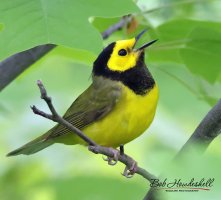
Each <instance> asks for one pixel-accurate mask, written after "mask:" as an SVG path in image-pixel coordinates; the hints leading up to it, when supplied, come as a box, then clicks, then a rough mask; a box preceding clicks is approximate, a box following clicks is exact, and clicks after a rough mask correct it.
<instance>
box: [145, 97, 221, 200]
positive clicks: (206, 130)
mask: <svg viewBox="0 0 221 200" xmlns="http://www.w3.org/2000/svg"><path fill="white" fill-rule="evenodd" d="M219 134H221V99H220V100H219V101H218V103H217V104H216V105H215V106H214V107H213V108H212V109H211V110H210V111H209V112H208V113H207V115H206V116H205V117H204V119H203V120H202V121H201V122H200V124H199V125H198V127H197V128H196V129H195V131H194V132H193V134H192V135H191V137H190V138H189V140H188V141H187V142H186V143H185V144H184V145H183V147H182V148H181V150H180V151H179V152H178V153H177V155H176V156H175V158H174V160H173V162H175V163H176V162H177V161H179V160H180V159H181V158H182V157H183V155H185V154H186V153H188V152H191V153H196V154H197V155H202V154H203V153H204V152H205V150H206V149H207V147H208V146H209V144H210V143H211V142H212V141H213V140H214V139H215V138H216V137H217V136H218V135H219ZM199 145H200V148H199ZM160 176H161V175H160ZM158 192H159V191H158V190H155V189H153V188H151V189H150V190H149V191H148V193H147V194H146V196H145V198H144V200H160V199H161V198H160V195H159V193H158Z"/></svg>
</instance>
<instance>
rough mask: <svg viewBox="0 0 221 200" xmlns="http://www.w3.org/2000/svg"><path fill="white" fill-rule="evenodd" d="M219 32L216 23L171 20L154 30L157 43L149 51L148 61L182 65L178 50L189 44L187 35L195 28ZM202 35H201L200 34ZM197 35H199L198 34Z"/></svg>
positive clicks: (218, 25) (218, 26)
mask: <svg viewBox="0 0 221 200" xmlns="http://www.w3.org/2000/svg"><path fill="white" fill-rule="evenodd" d="M199 27H202V28H207V29H212V30H217V31H218V30H220V27H221V24H220V23H216V22H208V21H198V20H189V19H180V20H173V21H169V22H167V23H164V24H162V25H160V26H158V27H157V28H156V33H157V34H158V35H157V37H158V39H159V41H158V42H157V44H155V45H154V46H153V50H151V51H150V53H149V54H150V61H154V62H165V61H166V62H175V63H183V59H182V57H181V55H180V53H179V50H180V49H181V48H183V47H184V46H185V45H186V44H187V43H188V42H189V39H190V38H189V34H190V33H191V32H192V31H193V30H194V29H195V28H199ZM202 34H203V33H202ZM198 35H199V33H198ZM200 35H201V33H200Z"/></svg>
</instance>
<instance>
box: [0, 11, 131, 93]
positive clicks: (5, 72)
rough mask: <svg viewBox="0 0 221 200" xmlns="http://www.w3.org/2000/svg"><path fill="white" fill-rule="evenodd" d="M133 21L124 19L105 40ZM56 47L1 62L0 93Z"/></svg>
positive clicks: (128, 18) (25, 52)
mask: <svg viewBox="0 0 221 200" xmlns="http://www.w3.org/2000/svg"><path fill="white" fill-rule="evenodd" d="M130 20H131V17H130V15H128V16H124V17H122V19H121V20H120V21H119V22H117V23H116V24H114V25H112V26H110V27H109V28H108V29H107V30H106V31H104V32H103V33H102V36H103V39H107V38H108V37H109V36H110V35H111V34H112V33H114V32H116V31H118V30H120V29H121V28H122V27H124V26H125V25H127V23H129V21H130ZM55 47H56V45H53V44H45V45H41V46H37V47H34V48H32V49H29V50H26V51H23V52H20V53H17V54H15V55H12V56H11V57H9V58H7V59H5V60H3V61H2V62H0V74H1V77H0V91H1V90H2V89H3V88H4V87H6V86H7V85H8V84H9V83H10V82H12V81H13V80H14V79H15V78H16V77H17V76H19V74H21V73H22V72H23V71H25V70H26V69H27V68H28V67H30V66H31V65H32V64H34V63H35V62H36V61H38V60H39V59H40V58H42V57H43V56H44V55H46V54H47V53H48V52H50V51H51V50H52V49H53V48H55Z"/></svg>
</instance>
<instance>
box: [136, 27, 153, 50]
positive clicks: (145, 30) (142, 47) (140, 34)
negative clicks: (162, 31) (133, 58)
mask: <svg viewBox="0 0 221 200" xmlns="http://www.w3.org/2000/svg"><path fill="white" fill-rule="evenodd" d="M145 32H147V29H144V30H143V31H142V32H141V33H139V34H138V36H137V37H135V44H134V46H135V45H136V43H137V42H138V40H139V39H140V38H141V36H142V35H143V34H144V33H145ZM156 41H157V40H152V41H150V42H148V43H146V44H144V45H142V46H141V47H140V48H138V49H135V51H141V50H143V49H145V48H147V47H149V46H150V45H152V44H153V43H155V42H156Z"/></svg>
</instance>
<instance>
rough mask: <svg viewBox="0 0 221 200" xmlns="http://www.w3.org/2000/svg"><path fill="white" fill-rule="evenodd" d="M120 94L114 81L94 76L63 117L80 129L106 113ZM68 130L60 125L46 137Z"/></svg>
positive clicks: (64, 132) (55, 135) (61, 133)
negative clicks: (90, 83)
mask: <svg viewBox="0 0 221 200" xmlns="http://www.w3.org/2000/svg"><path fill="white" fill-rule="evenodd" d="M120 96H121V89H120V87H119V85H118V84H117V83H116V82H115V81H111V80H108V79H104V78H102V77H96V78H94V82H93V83H92V85H91V86H90V87H89V88H88V89H87V90H85V91H84V92H83V93H82V94H81V95H80V96H79V97H78V98H77V99H76V100H75V101H74V102H73V104H72V105H71V106H70V108H69V109H68V110H67V112H66V113H65V114H64V116H63V117H64V119H66V120H67V121H68V122H70V123H71V124H72V125H73V126H75V127H77V128H79V129H82V128H84V127H86V126H87V125H89V124H91V123H93V122H95V121H97V120H99V119H101V118H102V117H104V116H105V115H107V114H108V113H109V112H110V111H111V110H112V109H113V107H114V106H115V104H116V103H117V101H118V100H119V98H120ZM69 132H70V130H69V129H67V128H65V127H64V126H62V125H57V126H55V127H54V128H53V129H52V130H50V134H49V135H48V137H47V139H50V138H55V137H59V136H62V135H64V134H66V133H69Z"/></svg>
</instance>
